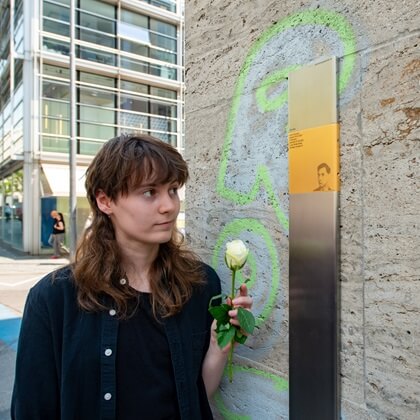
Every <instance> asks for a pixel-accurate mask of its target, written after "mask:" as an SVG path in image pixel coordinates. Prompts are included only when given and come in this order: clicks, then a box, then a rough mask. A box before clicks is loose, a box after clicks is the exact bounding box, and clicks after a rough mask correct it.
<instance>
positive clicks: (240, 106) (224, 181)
mask: <svg viewBox="0 0 420 420" xmlns="http://www.w3.org/2000/svg"><path fill="white" fill-rule="evenodd" d="M314 27H316V28H317V31H316V32H314V33H311V29H312V28H314ZM320 28H321V29H320ZM322 31H325V32H324V33H322ZM320 33H321V36H323V38H324V39H323V40H324V41H326V42H329V43H330V44H332V45H331V48H330V51H332V52H333V53H334V55H336V56H338V57H339V58H340V60H341V67H340V73H339V78H338V91H339V94H343V92H344V90H345V89H346V88H347V87H348V86H349V82H350V80H351V77H352V74H353V72H354V67H355V51H356V37H355V34H354V32H353V29H352V27H351V25H350V24H349V23H348V22H347V21H346V19H345V18H344V17H343V16H342V15H340V14H338V13H335V12H332V11H326V10H307V11H303V12H299V13H296V14H293V15H291V16H288V17H287V18H285V19H284V20H282V21H280V22H278V23H276V24H274V25H273V26H272V27H270V28H269V29H268V30H266V31H265V32H264V33H263V34H262V35H261V37H260V38H259V39H258V40H257V41H256V42H255V43H254V44H253V45H252V46H251V48H250V50H249V52H248V54H247V56H246V59H245V61H244V64H243V66H242V68H241V70H240V73H239V77H238V79H237V82H236V85H235V89H234V95H233V100H232V105H231V109H230V112H229V116H228V120H227V128H226V133H225V140H224V145H223V150H222V154H221V162H220V168H219V173H218V178H217V185H216V190H217V192H218V194H219V195H220V196H221V197H222V198H224V199H226V200H228V201H230V202H233V203H234V204H236V205H238V206H246V205H247V204H250V203H252V202H254V201H257V200H258V199H260V197H261V196H260V195H259V194H261V193H262V192H264V194H265V196H266V198H267V202H268V204H269V206H270V207H271V208H272V209H273V211H274V214H275V216H276V219H277V220H278V222H279V225H280V227H281V229H282V230H283V231H284V232H286V233H287V231H288V227H289V224H288V217H287V215H286V214H285V212H284V208H285V207H286V205H287V203H283V204H282V202H281V199H280V193H281V192H283V195H287V171H283V172H282V173H280V174H278V173H276V170H278V168H283V169H284V168H287V133H286V131H285V130H284V127H285V126H287V108H286V106H285V105H286V104H287V82H286V81H287V76H288V74H289V73H290V72H291V71H293V70H295V69H297V68H299V67H300V66H302V65H304V64H306V63H308V62H310V61H313V60H314V59H315V58H317V55H316V54H311V52H309V53H308V51H307V50H305V48H306V44H308V42H304V41H301V39H300V38H302V37H303V36H308V35H309V37H310V39H312V38H313V37H315V36H319V34H320ZM288 34H289V35H288ZM287 36H288V37H287ZM299 37H300V38H299ZM283 38H284V39H283ZM295 38H297V39H298V41H295ZM276 42H277V45H276V44H275V43H276ZM287 42H290V44H291V45H292V47H290V48H289V50H290V51H286V52H285V53H284V54H283V51H284V50H285V49H287ZM296 42H297V44H296V45H295V47H294V48H293V45H294V44H293V43H296ZM299 42H300V43H299ZM285 45H286V47H285ZM300 47H302V48H303V50H304V51H303V52H300V51H299V48H300ZM280 52H282V54H280ZM264 54H265V55H264ZM267 57H268V59H267ZM273 57H274V58H273ZM277 57H279V58H278V60H277V61H276V58H277ZM270 59H271V61H270ZM258 70H259V71H258ZM254 73H255V74H254ZM262 75H263V76H262ZM244 98H245V99H244ZM252 98H254V99H252ZM250 101H251V103H250ZM252 101H253V102H252ZM244 108H247V109H245V110H244ZM261 116H262V117H261ZM263 118H265V119H263ZM247 121H248V122H247ZM253 124H254V125H253ZM264 130H265V131H266V132H265V133H264ZM262 134H263V135H262ZM264 134H265V139H264V138H263V137H264ZM252 136H254V137H252ZM279 139H280V141H282V142H283V144H282V146H283V150H284V152H283V155H279V156H278V159H277V161H276V162H275V164H273V162H268V161H269V160H271V159H272V153H273V150H275V147H276V145H279ZM241 141H242V146H243V147H242V149H243V148H246V146H249V145H251V146H250V147H254V149H253V150H252V152H248V157H247V158H245V159H242V158H241V157H238V156H237V153H236V155H235V152H237V151H238V150H240V149H241V147H240V142H241ZM245 141H246V142H247V143H245V144H244V143H243V142H245ZM263 141H267V144H265V145H264V146H265V147H264V148H265V149H266V150H268V153H267V154H266V155H265V156H261V149H262V147H260V149H259V150H256V152H254V150H255V147H256V145H258V144H261V142H263ZM268 142H271V143H268ZM244 146H245V147H244ZM259 153H260V154H259ZM235 159H236V162H235ZM278 162H281V165H280V164H278ZM229 165H231V167H229ZM238 165H239V166H243V167H246V175H247V177H245V176H242V177H241V176H238V169H237V168H238ZM252 165H254V167H253V168H251V166H252ZM235 178H236V179H235ZM234 179H235V181H237V180H238V179H240V180H241V179H242V180H246V181H247V182H248V184H247V185H245V187H244V184H246V182H244V183H243V184H242V186H241V185H240V183H236V182H232V181H233V180H234ZM278 179H283V185H282V186H281V188H279V186H278V185H277V186H276V180H278ZM284 179H286V181H284ZM229 183H230V184H229ZM249 234H253V235H256V236H258V237H259V238H260V239H261V242H262V244H263V248H264V249H265V252H266V253H267V254H268V258H267V261H264V263H263V264H262V262H261V261H260V260H258V261H259V264H258V263H257V260H256V258H255V257H254V256H252V257H251V258H250V262H249V266H250V271H251V283H250V284H249V288H250V290H251V291H252V289H253V288H254V287H255V285H256V283H257V280H259V279H258V270H259V267H261V266H262V265H264V266H265V267H266V266H267V265H270V266H271V273H270V274H271V281H270V285H269V286H268V287H269V292H268V294H267V295H268V298H267V299H266V302H265V305H264V307H263V308H262V309H261V310H260V313H259V314H257V317H258V318H257V319H258V323H257V325H258V326H261V325H262V324H263V323H264V322H265V321H267V320H268V319H269V317H270V315H271V313H272V311H273V308H274V306H275V303H276V298H277V294H278V293H279V286H280V274H281V273H280V264H279V256H278V253H277V250H276V246H275V241H274V240H273V239H272V237H271V236H270V233H269V231H268V230H267V229H266V228H265V227H264V225H263V223H261V220H256V219H251V218H245V219H236V220H234V221H232V222H229V223H228V224H227V225H226V226H225V227H224V229H223V230H222V231H221V232H220V234H219V236H218V239H217V242H216V245H215V249H214V253H213V259H212V265H213V267H215V268H216V267H217V266H218V265H219V264H220V261H221V253H222V247H223V244H224V243H226V242H227V241H228V240H230V239H232V238H234V237H241V236H242V237H243V236H246V235H249ZM267 347H269V346H267ZM235 369H238V370H239V371H241V372H242V373H244V374H248V375H257V376H258V377H259V378H260V379H262V380H267V383H270V384H272V382H273V380H274V379H273V378H276V380H278V381H282V383H283V384H284V388H282V391H284V390H286V391H287V381H285V380H283V379H282V378H279V377H276V376H275V375H271V374H267V373H266V372H264V371H262V370H258V369H253V370H252V372H251V371H250V370H249V371H247V370H246V369H248V368H243V367H241V366H235ZM266 375H271V376H270V377H268V376H266ZM222 391H223V385H222ZM222 394H223V392H221V393H219V394H218V395H217V398H216V401H215V402H216V406H217V407H218V409H219V411H220V413H221V414H222V415H223V417H224V418H226V419H231V420H233V419H248V418H256V417H258V416H259V415H261V414H262V415H265V413H259V412H258V410H257V409H255V408H252V409H251V411H249V412H248V414H249V415H242V414H237V413H235V412H233V411H231V410H229V409H228V408H227V407H226V405H225V403H224V401H223V398H222ZM265 395H266V394H265V393H259V398H264V396H265ZM263 405H264V404H263ZM285 406H287V403H285ZM265 407H267V405H265ZM271 407H272V405H271ZM277 408H278V409H279V410H280V411H281V410H282V409H283V408H284V407H283V408H281V407H277ZM248 409H250V407H249V406H248ZM285 409H286V410H287V408H285ZM253 410H254V411H253ZM283 414H284V413H283ZM276 415H278V416H281V413H280V412H279V413H276ZM286 416H287V414H286ZM276 418H286V417H283V416H281V417H276Z"/></svg>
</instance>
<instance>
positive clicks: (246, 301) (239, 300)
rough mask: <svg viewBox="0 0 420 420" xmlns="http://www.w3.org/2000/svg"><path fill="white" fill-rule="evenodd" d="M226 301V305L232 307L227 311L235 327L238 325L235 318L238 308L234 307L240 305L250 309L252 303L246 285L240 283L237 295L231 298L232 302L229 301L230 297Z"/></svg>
mask: <svg viewBox="0 0 420 420" xmlns="http://www.w3.org/2000/svg"><path fill="white" fill-rule="evenodd" d="M227 303H228V305H231V306H233V308H234V309H232V310H230V311H229V316H230V323H231V324H232V325H235V326H236V327H239V321H238V319H237V316H238V310H237V309H236V308H239V307H242V308H244V309H246V310H248V311H250V310H251V308H252V304H253V300H252V297H251V296H249V295H248V288H247V287H246V284H242V285H241V287H240V288H239V294H238V296H236V298H235V299H233V301H232V302H231V301H230V298H228V300H227ZM242 332H243V331H242ZM243 333H244V332H243ZM244 334H245V333H244Z"/></svg>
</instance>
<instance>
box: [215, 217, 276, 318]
mask: <svg viewBox="0 0 420 420" xmlns="http://www.w3.org/2000/svg"><path fill="white" fill-rule="evenodd" d="M243 232H249V233H251V234H255V235H257V236H258V237H260V238H263V240H264V243H265V246H266V248H267V250H268V254H269V256H270V265H267V266H268V267H271V279H272V282H271V287H270V292H269V295H268V300H267V303H266V305H265V306H264V309H263V310H262V312H261V314H259V315H258V316H257V319H256V325H257V326H259V325H261V324H262V323H263V322H264V321H265V320H266V319H267V318H268V316H269V315H270V313H271V311H272V310H273V308H274V305H275V301H276V297H277V292H278V288H279V282H280V267H279V263H278V258H277V250H276V247H275V244H274V242H273V240H272V238H271V236H270V234H269V233H268V231H267V229H266V228H265V227H264V225H262V224H261V223H260V222H259V221H258V220H255V219H236V220H233V221H232V222H230V223H228V224H227V225H226V226H225V227H224V228H223V230H222V232H220V234H219V237H218V239H217V242H216V245H215V247H214V253H213V259H212V266H213V267H214V268H216V267H217V265H218V260H219V255H220V253H221V252H224V250H222V246H223V244H224V243H226V242H227V241H228V240H229V239H231V238H234V237H238V236H240V234H241V233H243ZM250 255H252V254H250ZM250 261H251V266H250V268H251V284H250V285H248V286H249V288H251V285H252V283H255V281H256V276H257V266H256V264H255V257H254V256H253V255H252V256H251V258H250ZM242 280H243V279H242Z"/></svg>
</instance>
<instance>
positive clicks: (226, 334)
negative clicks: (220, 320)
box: [217, 324, 236, 349]
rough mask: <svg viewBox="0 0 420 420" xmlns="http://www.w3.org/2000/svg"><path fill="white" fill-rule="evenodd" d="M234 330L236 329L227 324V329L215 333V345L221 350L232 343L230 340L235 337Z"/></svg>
mask: <svg viewBox="0 0 420 420" xmlns="http://www.w3.org/2000/svg"><path fill="white" fill-rule="evenodd" d="M235 330H236V328H235V327H234V326H233V325H232V324H229V327H228V328H227V329H223V330H220V331H219V332H218V333H217V344H218V345H219V347H220V348H222V349H223V348H224V347H226V346H227V345H228V344H229V343H230V342H231V341H232V338H233V337H234V336H235Z"/></svg>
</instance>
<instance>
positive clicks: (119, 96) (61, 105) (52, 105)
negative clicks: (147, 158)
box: [0, 0, 183, 254]
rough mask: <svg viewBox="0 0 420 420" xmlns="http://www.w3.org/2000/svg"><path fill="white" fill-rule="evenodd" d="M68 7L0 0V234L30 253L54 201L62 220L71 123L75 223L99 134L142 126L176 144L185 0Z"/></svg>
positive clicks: (96, 0) (80, 219)
mask: <svg viewBox="0 0 420 420" xmlns="http://www.w3.org/2000/svg"><path fill="white" fill-rule="evenodd" d="M71 6H72V5H71V2H70V0H35V1H33V0H0V16H1V17H0V19H1V21H0V34H1V38H0V91H1V93H0V208H1V211H0V216H1V217H0V240H1V241H3V242H5V243H8V244H10V245H11V246H13V247H15V248H18V249H21V250H23V251H25V252H29V253H31V254H40V253H42V252H48V247H49V246H48V237H49V233H50V230H51V225H52V219H51V218H50V216H49V213H50V211H51V210H52V209H57V210H58V211H60V212H62V213H63V214H64V215H65V218H67V219H68V214H69V184H70V182H69V157H70V155H69V153H70V141H71V140H70V139H71V137H70V135H71V130H70V128H71V127H74V131H73V136H72V139H73V140H74V142H75V145H76V146H75V148H74V147H73V148H72V150H76V155H75V156H76V157H75V159H76V165H77V167H76V184H77V185H76V195H77V224H78V231H81V230H82V229H83V226H84V224H85V221H86V219H87V217H88V213H89V211H88V205H87V201H86V199H85V198H84V196H85V191H84V185H83V184H84V179H83V177H84V172H85V170H86V167H87V165H88V164H89V162H90V160H91V159H92V156H93V155H94V154H95V153H96V152H97V150H98V149H99V148H100V147H101V144H102V143H103V142H104V141H105V140H108V139H109V138H111V137H114V136H115V135H118V134H120V133H130V132H142V133H148V134H151V135H153V136H155V137H158V138H160V139H162V140H164V141H166V142H168V143H170V144H172V145H174V146H175V147H177V148H178V150H180V151H181V152H182V151H183V35H182V34H183V0H148V1H140V0H103V1H100V0H75V1H74V6H73V7H74V9H72V8H71ZM71 18H73V22H75V25H74V26H73V28H74V30H71V27H70V22H71V21H72V19H71ZM72 51H74V61H73V62H74V66H73V67H72V66H71V62H70V61H71V60H70V54H71V52H72ZM71 69H75V71H71ZM71 92H75V94H74V95H73V96H72V95H71ZM71 97H75V101H74V102H75V103H74V106H73V108H72V107H71V100H70V98H71ZM71 109H73V110H74V112H71ZM72 118H73V119H72Z"/></svg>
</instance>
